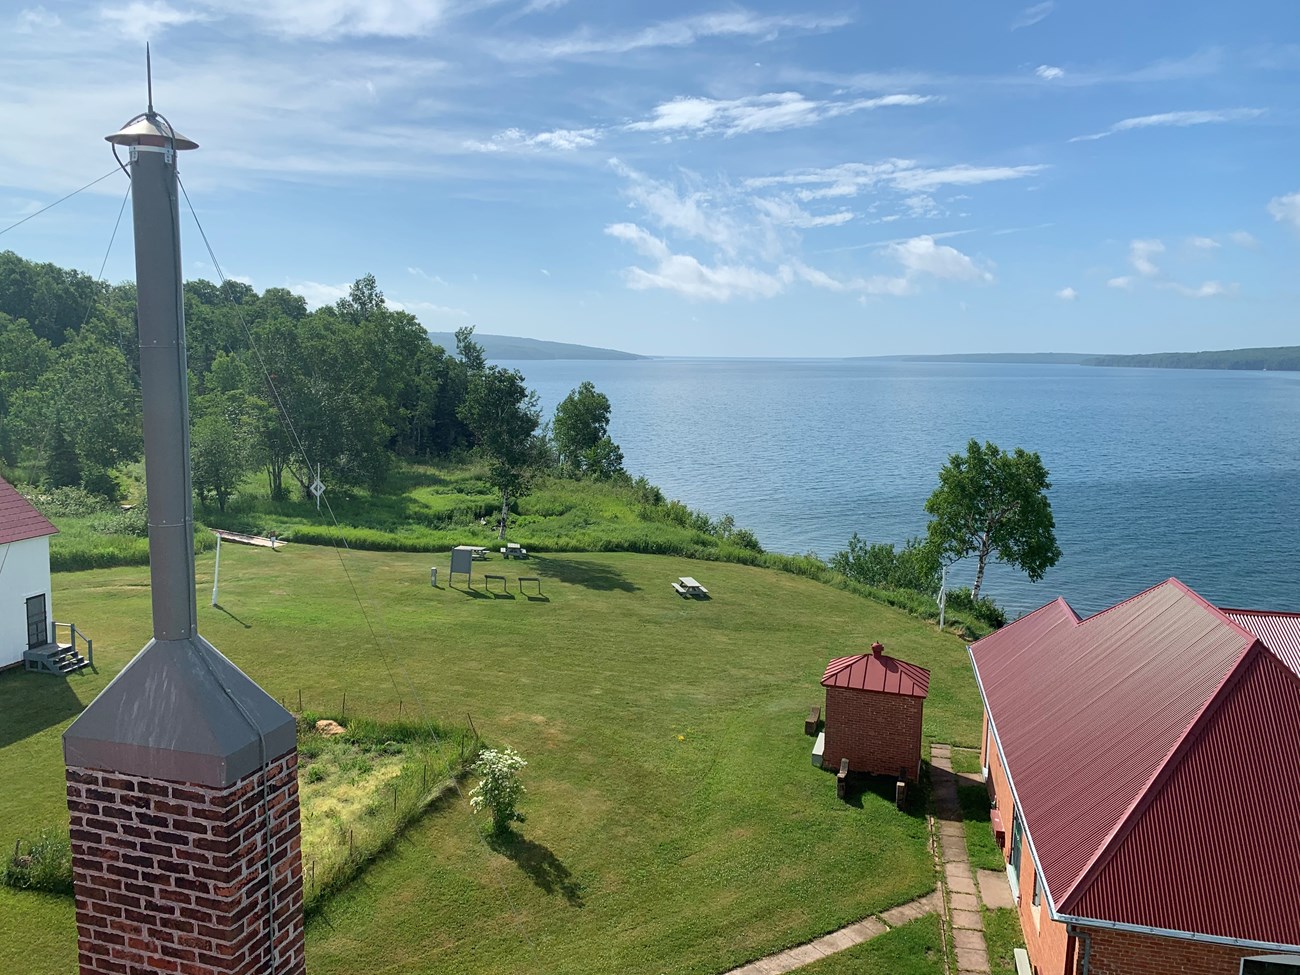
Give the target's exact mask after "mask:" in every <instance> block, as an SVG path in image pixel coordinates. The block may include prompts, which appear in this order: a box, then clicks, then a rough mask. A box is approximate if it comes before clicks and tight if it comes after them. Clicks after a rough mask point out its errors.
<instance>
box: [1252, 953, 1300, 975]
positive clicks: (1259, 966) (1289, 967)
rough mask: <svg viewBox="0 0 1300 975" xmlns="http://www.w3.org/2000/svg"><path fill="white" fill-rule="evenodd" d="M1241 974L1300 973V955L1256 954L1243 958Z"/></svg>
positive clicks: (1280, 974)
mask: <svg viewBox="0 0 1300 975" xmlns="http://www.w3.org/2000/svg"><path fill="white" fill-rule="evenodd" d="M1241 975H1300V955H1256V956H1255V957H1254V958H1243V959H1242V960H1241Z"/></svg>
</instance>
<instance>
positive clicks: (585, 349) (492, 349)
mask: <svg viewBox="0 0 1300 975" xmlns="http://www.w3.org/2000/svg"><path fill="white" fill-rule="evenodd" d="M429 339H430V340H431V341H432V342H433V343H434V344H435V345H441V346H444V347H445V348H448V349H450V348H454V347H455V344H456V335H455V333H454V332H430V333H429ZM474 341H476V342H477V343H478V344H479V345H480V346H482V347H483V354H484V355H485V356H487V358H489V359H491V360H492V361H494V362H500V361H502V360H515V361H528V360H537V359H602V360H611V359H612V360H633V359H648V358H650V356H644V355H636V354H635V353H633V352H620V351H618V350H617V349H602V348H598V347H596V346H592V345H574V344H573V343H571V342H550V341H547V340H546V339H529V338H522V337H520V336H517V335H491V334H489V333H487V332H475V333H474Z"/></svg>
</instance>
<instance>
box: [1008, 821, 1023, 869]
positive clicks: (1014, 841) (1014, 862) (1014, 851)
mask: <svg viewBox="0 0 1300 975" xmlns="http://www.w3.org/2000/svg"><path fill="white" fill-rule="evenodd" d="M1023 832H1024V827H1023V826H1022V825H1021V824H1020V810H1019V809H1017V810H1016V812H1015V815H1013V816H1012V817H1011V857H1010V859H1009V860H1008V863H1007V865H1008V866H1010V867H1011V869H1012V871H1014V872H1015V875H1016V876H1017V877H1019V876H1020V834H1021V833H1023Z"/></svg>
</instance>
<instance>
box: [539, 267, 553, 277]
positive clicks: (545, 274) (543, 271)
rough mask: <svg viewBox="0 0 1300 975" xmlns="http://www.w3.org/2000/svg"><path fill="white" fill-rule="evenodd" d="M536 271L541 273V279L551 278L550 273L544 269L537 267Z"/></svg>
mask: <svg viewBox="0 0 1300 975" xmlns="http://www.w3.org/2000/svg"><path fill="white" fill-rule="evenodd" d="M537 270H539V271H541V272H542V276H543V277H546V278H549V277H550V276H551V272H550V271H548V270H546V268H544V267H539V268H538V269H537Z"/></svg>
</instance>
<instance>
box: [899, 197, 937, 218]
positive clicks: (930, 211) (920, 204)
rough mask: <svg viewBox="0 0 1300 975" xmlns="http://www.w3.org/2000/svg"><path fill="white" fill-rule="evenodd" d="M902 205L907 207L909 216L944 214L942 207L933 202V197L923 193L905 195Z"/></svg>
mask: <svg viewBox="0 0 1300 975" xmlns="http://www.w3.org/2000/svg"><path fill="white" fill-rule="evenodd" d="M903 206H905V207H906V208H907V215H908V216H909V217H941V216H943V214H944V211H943V208H942V207H940V206H939V204H937V203H935V202H934V197H932V196H929V195H927V194H925V193H917V194H915V195H913V196H909V197H906V198H905V199H904V200H903Z"/></svg>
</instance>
